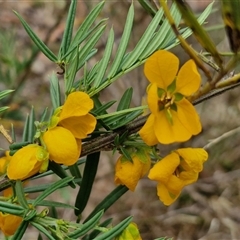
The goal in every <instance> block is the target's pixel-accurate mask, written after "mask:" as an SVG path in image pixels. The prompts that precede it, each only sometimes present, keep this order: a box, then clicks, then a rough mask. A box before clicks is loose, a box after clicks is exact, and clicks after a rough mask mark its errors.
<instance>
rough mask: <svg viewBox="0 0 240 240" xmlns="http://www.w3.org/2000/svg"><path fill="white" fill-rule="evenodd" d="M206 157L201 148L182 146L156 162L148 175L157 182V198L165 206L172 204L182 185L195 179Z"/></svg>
mask: <svg viewBox="0 0 240 240" xmlns="http://www.w3.org/2000/svg"><path fill="white" fill-rule="evenodd" d="M207 158H208V154H207V152H206V151H205V150H204V149H202V148H195V149H193V148H182V149H178V150H176V151H174V152H172V153H171V154H169V155H167V156H166V157H164V158H163V159H162V160H161V161H159V162H158V163H156V164H155V165H154V166H153V168H152V169H151V170H150V172H149V175H148V177H149V178H150V179H151V180H154V181H157V182H158V185H157V194H158V196H159V199H160V200H161V201H162V202H163V203H164V204H165V205H167V206H169V205H170V204H172V203H173V202H174V201H175V200H176V199H177V198H178V196H179V195H180V193H181V191H182V189H183V187H184V186H186V185H189V184H191V183H194V182H196V181H197V179H198V174H199V172H201V171H202V169H203V163H204V162H205V161H206V160H207Z"/></svg>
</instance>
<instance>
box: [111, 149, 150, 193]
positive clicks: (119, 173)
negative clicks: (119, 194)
mask: <svg viewBox="0 0 240 240" xmlns="http://www.w3.org/2000/svg"><path fill="white" fill-rule="evenodd" d="M131 157H132V162H131V161H130V160H128V159H126V158H125V157H124V156H123V155H122V156H120V157H119V158H118V160H117V163H116V166H115V183H116V184H122V185H125V186H126V187H128V188H129V189H130V190H131V191H134V190H135V188H136V186H137V183H138V181H139V179H140V178H142V177H143V176H144V175H145V174H146V173H147V172H148V171H149V169H150V166H151V161H150V157H149V154H148V153H147V152H142V151H141V152H140V153H134V154H132V155H131Z"/></svg>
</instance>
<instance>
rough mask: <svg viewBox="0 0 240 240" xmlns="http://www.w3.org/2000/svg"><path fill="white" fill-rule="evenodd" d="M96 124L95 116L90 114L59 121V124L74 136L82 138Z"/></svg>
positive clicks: (90, 131) (91, 130)
mask: <svg viewBox="0 0 240 240" xmlns="http://www.w3.org/2000/svg"><path fill="white" fill-rule="evenodd" d="M96 124H97V120H96V118H95V117H94V116H93V115H91V114H86V115H84V116H80V117H69V118H66V119H64V120H62V121H60V122H59V125H60V126H63V127H64V128H66V129H68V130H69V131H71V132H72V134H73V135H74V137H75V138H78V139H83V138H86V137H87V135H88V134H90V133H92V132H93V130H94V129H95V127H96Z"/></svg>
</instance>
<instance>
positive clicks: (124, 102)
mask: <svg viewBox="0 0 240 240" xmlns="http://www.w3.org/2000/svg"><path fill="white" fill-rule="evenodd" d="M132 94H133V88H128V89H127V90H126V91H125V92H124V94H123V95H122V97H121V99H120V101H119V104H118V107H117V111H121V110H124V109H127V108H129V107H130V104H131V101H132Z"/></svg>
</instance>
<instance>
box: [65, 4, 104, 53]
mask: <svg viewBox="0 0 240 240" xmlns="http://www.w3.org/2000/svg"><path fill="white" fill-rule="evenodd" d="M104 3H105V1H102V2H100V3H99V4H97V5H96V7H95V8H94V9H93V10H92V11H91V12H90V13H89V14H88V16H87V17H86V18H85V20H84V21H83V23H82V24H81V26H80V27H79V28H78V30H77V32H76V35H75V36H74V38H73V40H72V42H71V46H70V48H69V51H72V50H73V49H74V48H75V47H77V46H78V45H79V44H81V42H82V41H83V40H84V39H85V38H87V37H88V34H87V31H88V30H89V28H90V27H91V25H92V24H93V23H94V21H95V20H96V18H97V17H98V15H99V13H100V11H101V10H102V8H103V6H104Z"/></svg>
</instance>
